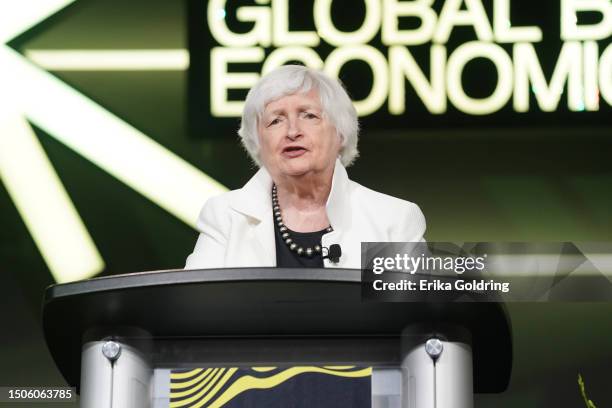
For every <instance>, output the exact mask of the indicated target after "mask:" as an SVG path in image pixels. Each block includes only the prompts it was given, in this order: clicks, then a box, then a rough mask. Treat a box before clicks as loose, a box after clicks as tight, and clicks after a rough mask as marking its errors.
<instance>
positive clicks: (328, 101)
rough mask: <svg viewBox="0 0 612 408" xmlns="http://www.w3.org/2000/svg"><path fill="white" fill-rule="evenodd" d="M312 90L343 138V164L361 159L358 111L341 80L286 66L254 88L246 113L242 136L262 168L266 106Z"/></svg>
mask: <svg viewBox="0 0 612 408" xmlns="http://www.w3.org/2000/svg"><path fill="white" fill-rule="evenodd" d="M312 89H315V90H317V91H318V92H319V98H321V107H322V109H323V115H324V116H325V117H326V119H327V120H329V121H330V122H331V124H332V125H333V126H334V127H335V128H336V132H337V133H338V135H339V136H340V138H341V141H342V147H341V149H340V161H341V162H342V164H343V165H344V166H345V167H348V166H350V165H351V164H352V163H353V161H355V159H356V158H357V156H359V151H358V150H357V139H358V135H359V122H358V120H357V112H356V111H355V107H354V106H353V103H352V102H351V98H349V96H348V94H347V93H346V91H345V90H344V87H343V86H342V84H341V83H340V81H339V80H336V79H333V78H331V77H329V76H327V75H326V74H324V73H323V72H321V71H318V70H315V69H312V68H308V67H305V66H303V65H283V66H281V67H279V68H276V69H275V70H273V71H272V72H270V73H269V74H267V75H265V76H263V77H262V78H261V79H260V80H259V81H258V82H257V84H255V86H254V87H253V88H251V90H250V91H249V93H248V95H247V98H246V101H245V104H244V110H243V111H242V121H241V123H240V130H238V135H240V139H241V140H242V145H243V146H244V148H245V149H246V151H247V152H248V153H249V155H250V156H251V158H252V159H253V161H254V162H255V163H257V165H258V166H261V161H260V157H259V138H258V135H257V122H258V121H259V120H260V119H261V118H262V116H263V112H264V109H265V107H266V105H267V104H268V103H270V102H272V101H275V100H277V99H279V98H282V97H283V96H287V95H293V94H296V93H307V92H309V91H310V90H312Z"/></svg>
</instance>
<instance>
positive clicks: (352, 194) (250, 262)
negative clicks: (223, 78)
mask: <svg viewBox="0 0 612 408" xmlns="http://www.w3.org/2000/svg"><path fill="white" fill-rule="evenodd" d="M358 132H359V125H358V122H357V114H356V112H355V108H354V107H353V105H352V103H351V100H350V98H349V97H348V95H347V94H346V92H345V90H344V88H343V87H342V85H341V84H340V83H339V82H338V81H337V80H335V79H332V78H330V77H328V76H326V75H325V74H323V73H322V72H319V71H316V70H313V69H310V68H306V67H303V66H300V65H286V66H282V67H280V68H278V69H276V70H274V71H273V72H271V73H269V74H268V75H266V76H264V77H263V78H261V79H260V80H259V82H258V83H257V84H256V85H255V86H254V87H253V88H252V89H251V90H250V92H249V94H248V95H247V99H246V102H245V107H244V111H243V114H242V122H241V127H240V130H239V131H238V133H239V135H240V137H241V139H242V143H243V145H244V147H245V148H246V150H247V152H248V153H249V155H250V156H251V158H252V159H253V160H254V161H255V163H257V165H258V166H259V167H260V169H259V171H258V172H257V174H255V176H253V178H252V179H251V180H250V181H249V182H248V183H247V184H246V185H245V186H244V187H243V188H241V189H239V190H234V191H230V192H228V193H225V194H222V195H220V196H218V197H213V198H211V199H209V200H208V201H207V202H206V204H205V205H204V208H203V209H202V212H201V213H200V217H199V220H198V224H197V225H198V229H199V230H200V231H201V234H200V236H199V238H198V241H197V243H196V246H195V249H194V251H193V253H192V254H191V255H190V256H189V257H188V258H187V265H186V268H187V269H195V268H219V267H247V266H279V267H338V268H360V267H361V265H360V263H361V242H362V241H363V242H368V241H369V242H385V241H389V242H391V241H405V242H415V241H421V240H423V234H424V232H425V218H424V217H423V214H422V213H421V210H420V209H419V207H418V206H417V205H415V204H413V203H411V202H408V201H404V200H400V199H398V198H394V197H391V196H388V195H385V194H381V193H377V192H375V191H372V190H370V189H367V188H365V187H363V186H361V185H359V184H357V183H355V182H353V181H351V180H350V179H349V178H348V176H347V173H346V170H345V167H346V166H349V165H350V164H351V163H352V162H353V161H354V160H355V158H356V157H357V155H358V151H357V136H358ZM334 244H335V245H334ZM332 245H334V246H333V247H332V251H331V254H330V253H329V252H330V251H329V248H330V246H332ZM337 245H339V246H340V248H338V246H337ZM338 249H340V250H341V255H340V256H338V252H339V251H338ZM329 255H331V256H329Z"/></svg>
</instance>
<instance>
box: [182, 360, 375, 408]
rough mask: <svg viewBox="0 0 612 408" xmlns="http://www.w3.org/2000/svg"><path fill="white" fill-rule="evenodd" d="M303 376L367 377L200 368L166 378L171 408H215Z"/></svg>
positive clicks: (358, 372)
mask: <svg viewBox="0 0 612 408" xmlns="http://www.w3.org/2000/svg"><path fill="white" fill-rule="evenodd" d="M304 373H318V374H324V375H332V376H337V377H349V378H358V377H369V376H371V375H372V368H370V367H366V368H363V367H354V366H326V367H314V366H303V367H289V368H278V367H252V368H250V369H246V368H240V369H238V368H235V367H233V368H206V369H204V368H201V369H195V370H189V371H185V370H174V371H172V372H171V374H170V381H171V383H170V407H171V408H199V407H206V408H218V407H222V406H223V405H225V404H226V403H227V402H228V401H230V400H231V399H233V398H235V397H236V396H237V395H239V394H241V393H243V392H246V391H249V390H257V389H259V390H261V389H269V388H273V387H276V386H277V385H279V384H282V383H283V382H285V381H287V380H289V379H291V378H294V377H296V376H298V375H300V374H304Z"/></svg>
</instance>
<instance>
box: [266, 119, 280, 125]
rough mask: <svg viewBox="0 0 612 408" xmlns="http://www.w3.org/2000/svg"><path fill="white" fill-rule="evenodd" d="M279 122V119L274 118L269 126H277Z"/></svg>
mask: <svg viewBox="0 0 612 408" xmlns="http://www.w3.org/2000/svg"><path fill="white" fill-rule="evenodd" d="M279 122H280V119H279V118H274V119H273V120H272V121H271V122H270V123H268V126H272V125H276V124H277V123H279Z"/></svg>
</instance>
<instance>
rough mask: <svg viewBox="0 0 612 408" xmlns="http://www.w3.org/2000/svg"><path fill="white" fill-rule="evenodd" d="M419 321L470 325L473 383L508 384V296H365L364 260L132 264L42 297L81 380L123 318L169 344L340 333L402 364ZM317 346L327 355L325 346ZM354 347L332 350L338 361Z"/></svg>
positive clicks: (52, 337) (385, 360)
mask: <svg viewBox="0 0 612 408" xmlns="http://www.w3.org/2000/svg"><path fill="white" fill-rule="evenodd" d="M413 325H420V326H422V327H424V328H426V330H429V331H431V332H432V333H436V332H440V331H442V328H443V327H448V326H449V325H451V326H459V327H464V328H466V329H468V330H469V331H470V333H471V337H472V348H473V358H474V391H475V392H501V391H503V390H505V389H506V387H507V384H508V381H509V378H510V371H511V365H512V338H511V330H510V323H509V319H508V315H507V313H506V310H505V308H504V307H503V305H502V304H500V303H495V302H485V303H478V302H452V303H450V302H403V303H399V302H393V303H392V302H387V303H383V302H372V301H362V297H361V271H360V270H349V269H282V268H240V269H208V270H175V271H158V272H143V273H133V274H127V275H116V276H111V277H103V278H96V279H90V280H86V281H80V282H73V283H67V284H60V285H53V286H50V287H49V288H48V289H47V291H46V293H45V298H44V307H43V328H44V333H45V339H46V341H47V345H48V347H49V350H50V352H51V354H52V356H53V358H54V360H55V362H56V364H57V366H58V367H59V369H60V371H61V372H62V374H63V375H64V377H65V378H66V380H67V381H68V383H69V384H71V385H77V386H78V384H79V377H80V355H81V347H82V344H83V343H84V342H85V341H89V340H101V339H102V338H103V337H104V336H112V335H115V334H120V333H119V331H120V328H125V327H130V328H138V329H141V330H142V331H144V332H147V333H149V334H150V335H151V338H152V340H153V344H155V343H157V342H159V343H160V344H162V343H163V344H165V345H166V346H167V345H168V342H171V343H172V344H173V345H174V344H176V345H177V347H179V348H180V344H187V342H189V344H191V345H193V344H194V341H200V342H201V343H202V344H206V342H207V341H209V342H211V343H210V344H213V342H215V341H216V342H217V343H218V341H219V340H220V339H222V340H223V341H224V342H225V344H226V345H228V347H231V344H232V341H233V340H237V339H242V340H248V339H252V340H253V341H258V342H262V341H267V340H270V341H274V340H278V339H288V338H292V339H296V340H298V343H295V344H307V343H308V342H309V341H318V340H317V339H319V340H320V339H324V340H325V341H328V340H329V341H330V343H329V344H332V343H331V342H332V340H333V339H337V340H340V341H341V342H342V344H346V345H347V347H349V345H357V346H358V347H357V348H356V349H355V350H361V351H363V353H361V354H360V355H356V354H353V355H352V356H350V359H352V360H353V361H345V362H347V363H349V362H352V363H359V364H371V365H374V366H384V365H398V364H399V362H400V361H399V357H400V352H399V351H400V341H399V340H400V336H401V333H402V330H403V329H404V328H406V327H408V326H413ZM115 329H116V330H117V331H118V332H117V333H115V332H114V330H115ZM92 336H98V337H97V338H93V337H92ZM320 344H326V343H325V342H323V343H320ZM168 349H176V347H170V348H169V347H162V348H158V350H157V351H154V354H155V355H156V357H155V359H156V360H157V361H158V363H159V364H167V363H168V361H169V360H167V359H166V360H164V356H163V354H164V350H168ZM319 349H320V351H321V352H322V353H323V355H324V354H325V353H324V351H325V350H324V349H325V347H324V346H321V347H319ZM160 350H161V351H160ZM304 350H306V349H304ZM304 352H305V353H306V351H304ZM296 353H297V354H299V353H300V349H296V350H292V356H293V357H295V354H296ZM356 353H357V354H359V353H360V352H359V351H358V352H356ZM347 356H348V355H344V357H339V358H338V357H333V359H335V361H336V362H338V361H339V360H342V359H343V358H344V359H348V358H349V357H347ZM160 362H161V363H160Z"/></svg>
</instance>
